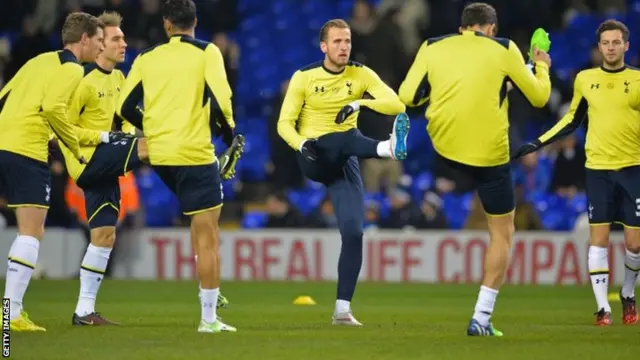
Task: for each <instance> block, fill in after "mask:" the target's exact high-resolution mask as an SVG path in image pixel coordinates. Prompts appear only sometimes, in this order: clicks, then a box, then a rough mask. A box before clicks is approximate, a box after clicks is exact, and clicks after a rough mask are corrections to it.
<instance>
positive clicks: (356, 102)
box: [349, 101, 360, 111]
mask: <svg viewBox="0 0 640 360" xmlns="http://www.w3.org/2000/svg"><path fill="white" fill-rule="evenodd" d="M349 106H351V108H353V110H354V111H359V110H360V103H359V102H358V101H354V102H352V103H350V104H349Z"/></svg>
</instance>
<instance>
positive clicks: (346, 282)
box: [278, 20, 409, 326]
mask: <svg viewBox="0 0 640 360" xmlns="http://www.w3.org/2000/svg"><path fill="white" fill-rule="evenodd" d="M320 49H321V50H322V52H323V53H324V54H325V58H324V61H319V62H317V63H314V64H311V65H309V66H307V67H305V68H302V69H300V70H298V71H296V72H295V73H294V74H293V77H292V78H291V82H290V85H289V89H288V90H287V94H286V96H285V99H284V102H283V104H282V111H281V113H280V119H279V120H278V133H279V134H280V136H281V137H282V138H283V139H284V140H285V141H286V142H287V143H288V144H289V145H290V146H291V147H292V148H294V149H295V150H297V151H298V152H299V155H298V163H299V164H300V167H301V168H302V171H303V172H304V174H305V175H306V176H307V177H308V178H310V179H312V180H314V181H317V182H320V183H323V184H324V185H325V186H327V188H328V190H329V195H330V197H331V202H332V203H333V206H334V208H335V209H336V215H337V217H338V227H339V229H340V235H341V236H342V248H341V250H340V260H339V262H338V293H337V300H336V306H335V311H334V315H333V323H334V324H344V325H356V326H360V325H362V324H361V323H360V322H358V321H357V320H356V319H355V318H354V317H353V315H352V313H351V298H352V297H353V293H354V292H355V288H356V284H357V282H358V276H359V274H360V268H361V266H362V223H363V219H364V200H363V186H362V178H361V176H360V168H359V166H358V158H382V157H386V158H394V159H397V160H404V159H405V158H406V156H407V154H406V151H407V150H406V138H407V135H408V132H409V118H408V117H407V115H406V114H404V113H402V112H403V111H404V110H405V107H404V105H403V104H402V102H400V99H399V98H398V96H397V95H396V94H395V93H394V92H393V90H391V88H389V87H388V86H387V85H385V84H384V83H383V82H382V81H381V80H380V78H379V77H378V75H377V74H376V73H374V72H373V71H372V70H371V69H369V68H367V67H366V66H363V65H361V64H358V63H355V62H351V61H349V55H350V53H351V30H350V28H349V25H347V23H346V22H345V21H344V20H331V21H329V22H327V23H326V24H325V25H324V26H323V27H322V29H321V30H320ZM365 93H369V94H370V95H371V96H373V100H371V99H369V100H365V99H363V96H364V95H365ZM361 107H367V108H370V109H371V110H373V111H377V112H380V113H383V114H387V115H397V117H396V119H395V121H394V124H393V132H392V134H391V138H390V139H389V140H386V141H375V140H373V139H370V138H367V137H364V136H363V135H362V134H361V133H360V131H359V130H358V129H357V128H356V124H357V112H358V110H359V109H360V108H361ZM336 114H337V115H336ZM296 129H297V130H296Z"/></svg>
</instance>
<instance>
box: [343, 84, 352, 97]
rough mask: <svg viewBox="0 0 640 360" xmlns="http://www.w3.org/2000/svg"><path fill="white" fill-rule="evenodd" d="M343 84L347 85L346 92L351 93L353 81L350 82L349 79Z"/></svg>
mask: <svg viewBox="0 0 640 360" xmlns="http://www.w3.org/2000/svg"><path fill="white" fill-rule="evenodd" d="M345 85H346V86H347V89H349V92H348V94H349V95H353V88H352V86H353V83H352V82H351V81H347V82H346V83H345Z"/></svg>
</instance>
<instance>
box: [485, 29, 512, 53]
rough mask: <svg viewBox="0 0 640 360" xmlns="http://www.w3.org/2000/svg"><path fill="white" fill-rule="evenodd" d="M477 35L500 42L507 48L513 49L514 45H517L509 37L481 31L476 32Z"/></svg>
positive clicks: (499, 43)
mask: <svg viewBox="0 0 640 360" xmlns="http://www.w3.org/2000/svg"><path fill="white" fill-rule="evenodd" d="M475 34H476V36H478V37H480V38H484V39H487V40H490V41H491V42H493V43H494V44H498V45H500V46H501V47H503V48H504V49H506V50H509V49H511V48H512V47H516V45H515V43H514V42H513V41H512V40H511V39H509V38H503V37H497V36H489V35H486V34H484V33H482V32H480V31H476V32H475Z"/></svg>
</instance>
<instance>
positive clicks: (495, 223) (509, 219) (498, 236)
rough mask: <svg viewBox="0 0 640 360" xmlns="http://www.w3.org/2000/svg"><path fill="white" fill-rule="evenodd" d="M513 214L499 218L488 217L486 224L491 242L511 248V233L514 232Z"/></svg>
mask: <svg viewBox="0 0 640 360" xmlns="http://www.w3.org/2000/svg"><path fill="white" fill-rule="evenodd" d="M513 220H514V216H513V213H509V214H506V215H501V216H488V217H487V223H488V227H489V234H490V236H491V241H494V242H496V241H497V242H500V243H504V244H506V245H508V246H511V243H512V241H513V233H514V232H515V225H514V222H513Z"/></svg>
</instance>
